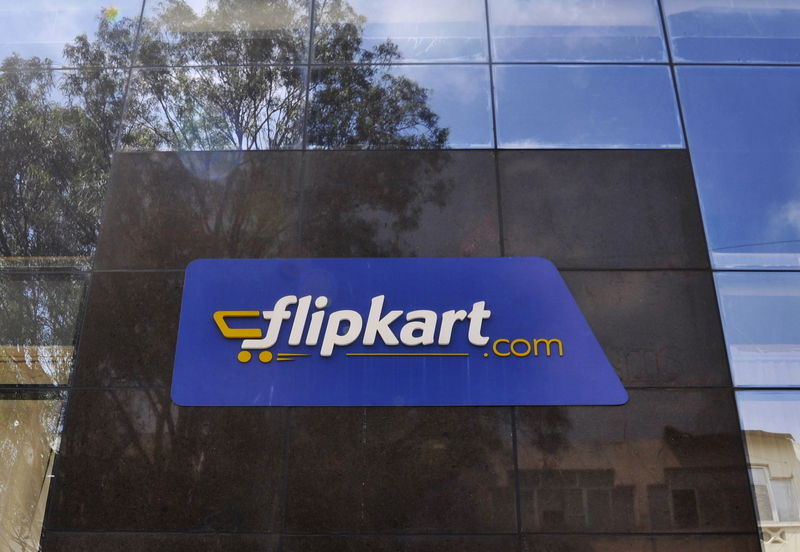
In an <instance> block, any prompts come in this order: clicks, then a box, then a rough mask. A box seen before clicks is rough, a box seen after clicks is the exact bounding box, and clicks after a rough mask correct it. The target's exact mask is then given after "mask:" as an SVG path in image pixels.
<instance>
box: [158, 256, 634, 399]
mask: <svg viewBox="0 0 800 552" xmlns="http://www.w3.org/2000/svg"><path fill="white" fill-rule="evenodd" d="M172 398H173V400H174V401H175V402H176V403H177V404H179V405H184V406H215V405H227V406H314V405H327V406H332V405H340V406H345V405H346V406H378V405H381V406H389V405H600V404H608V405H611V404H624V403H625V402H626V401H627V400H628V395H627V393H626V391H625V389H624V388H623V387H622V384H621V383H620V381H619V378H618V377H617V374H616V373H615V372H614V369H613V367H612V366H611V364H610V363H609V362H608V359H607V358H606V356H605V354H604V353H603V350H602V349H601V347H600V345H599V344H598V342H597V340H596V339H595V337H594V335H593V334H592V331H591V329H590V328H589V325H588V324H587V323H586V320H585V319H584V317H583V315H582V314H581V312H580V310H579V309H578V306H577V305H576V303H575V300H574V299H573V298H572V295H571V294H570V292H569V289H567V286H566V284H565V283H564V281H563V279H562V278H561V275H560V274H559V273H558V270H557V269H556V267H555V266H553V264H552V263H551V262H550V261H548V260H546V259H542V258H537V257H514V258H507V257H506V258H474V259H471V258H459V259H445V258H440V259H420V258H405V259H398V258H393V259H366V258H358V259H202V260H197V261H194V262H192V263H191V264H190V265H189V266H188V268H187V270H186V281H185V285H184V290H183V304H182V307H181V318H180V328H179V330H178V344H177V351H176V354H175V369H174V373H173V378H172Z"/></svg>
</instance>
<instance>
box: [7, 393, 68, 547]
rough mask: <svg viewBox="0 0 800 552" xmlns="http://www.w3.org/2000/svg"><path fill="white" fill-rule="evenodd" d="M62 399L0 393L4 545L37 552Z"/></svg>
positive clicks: (52, 395) (51, 396)
mask: <svg viewBox="0 0 800 552" xmlns="http://www.w3.org/2000/svg"><path fill="white" fill-rule="evenodd" d="M61 405H62V400H61V397H60V396H59V395H56V394H52V393H50V394H46V395H45V394H42V395H34V394H31V393H27V394H25V395H24V396H22V395H18V394H0V547H2V549H3V550H7V551H9V552H31V551H34V550H39V538H40V535H41V531H42V521H43V520H44V513H45V505H46V504H47V493H48V491H49V488H50V478H51V477H52V475H51V474H52V470H53V460H54V459H55V455H56V452H57V450H58V445H59V442H58V441H59V439H58V435H59V431H60V427H59V424H60V418H61Z"/></svg>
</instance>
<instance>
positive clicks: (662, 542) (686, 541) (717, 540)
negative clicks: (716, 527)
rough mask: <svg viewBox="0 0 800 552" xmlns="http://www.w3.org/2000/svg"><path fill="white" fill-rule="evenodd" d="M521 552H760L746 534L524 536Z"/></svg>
mask: <svg viewBox="0 0 800 552" xmlns="http://www.w3.org/2000/svg"><path fill="white" fill-rule="evenodd" d="M522 550H523V552H760V551H761V546H759V544H758V539H756V538H755V537H753V536H749V535H719V536H717V535H704V536H702V537H698V536H686V537H682V536H655V537H639V536H625V537H597V536H594V535H592V536H585V535H570V536H557V535H547V536H541V535H527V536H525V537H524V542H523V547H522Z"/></svg>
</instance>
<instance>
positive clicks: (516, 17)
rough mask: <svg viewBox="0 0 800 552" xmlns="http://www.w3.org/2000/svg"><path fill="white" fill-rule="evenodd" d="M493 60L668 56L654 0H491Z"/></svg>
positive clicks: (663, 58) (659, 58) (648, 58)
mask: <svg viewBox="0 0 800 552" xmlns="http://www.w3.org/2000/svg"><path fill="white" fill-rule="evenodd" d="M489 20H490V22H491V25H492V27H491V32H492V58H493V60H494V61H500V62H503V61H567V62H569V61H638V62H646V61H666V60H667V51H666V47H665V46H664V38H663V36H662V32H661V17H660V15H659V13H658V4H657V3H656V2H655V1H653V0H601V1H599V2H598V1H597V0H561V1H558V0H549V1H543V2H528V1H525V0H491V1H490V2H489Z"/></svg>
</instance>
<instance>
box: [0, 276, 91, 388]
mask: <svg viewBox="0 0 800 552" xmlns="http://www.w3.org/2000/svg"><path fill="white" fill-rule="evenodd" d="M84 285H85V279H84V276H82V275H65V274H41V275H35V274H21V273H17V274H8V273H6V274H0V385H3V384H66V383H67V381H68V379H69V373H70V367H71V365H72V347H73V342H74V340H75V332H76V329H77V327H78V317H79V310H80V306H81V300H82V299H83V291H84Z"/></svg>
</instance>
